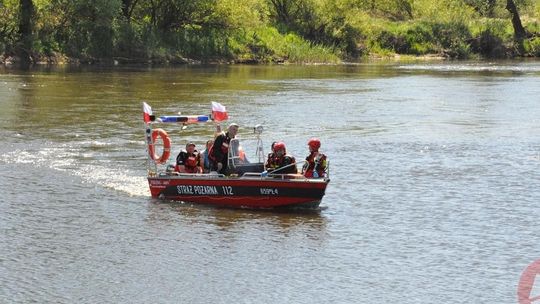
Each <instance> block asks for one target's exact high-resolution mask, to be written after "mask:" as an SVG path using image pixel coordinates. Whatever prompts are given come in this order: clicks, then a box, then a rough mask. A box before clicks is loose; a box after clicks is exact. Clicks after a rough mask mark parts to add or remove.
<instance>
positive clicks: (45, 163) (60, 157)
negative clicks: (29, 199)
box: [0, 145, 150, 196]
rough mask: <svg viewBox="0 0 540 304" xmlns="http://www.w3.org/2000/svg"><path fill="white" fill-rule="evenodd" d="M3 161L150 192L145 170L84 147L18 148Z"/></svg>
mask: <svg viewBox="0 0 540 304" xmlns="http://www.w3.org/2000/svg"><path fill="white" fill-rule="evenodd" d="M0 162H4V163H7V164H28V165H32V166H33V167H35V168H38V169H39V168H50V169H53V170H57V171H61V172H66V173H68V174H69V175H72V176H77V177H79V178H81V180H82V181H83V183H88V184H94V185H97V186H101V187H104V188H108V189H112V190H115V191H121V192H124V193H127V194H128V195H130V196H149V195H150V192H149V190H148V182H147V181H146V178H145V177H144V176H145V173H142V172H136V171H135V170H132V169H129V168H121V165H120V164H115V162H113V161H111V160H110V159H102V160H101V161H100V160H98V159H96V156H95V155H93V154H92V153H91V152H88V151H86V152H85V151H81V149H80V148H71V147H69V146H68V145H65V146H61V147H44V148H41V149H39V150H37V151H33V150H28V149H16V150H13V151H10V152H6V153H3V154H1V155H0Z"/></svg>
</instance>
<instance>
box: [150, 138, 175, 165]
mask: <svg viewBox="0 0 540 304" xmlns="http://www.w3.org/2000/svg"><path fill="white" fill-rule="evenodd" d="M158 136H159V137H161V140H162V141H163V154H161V156H159V155H157V154H156V150H155V148H154V145H155V142H156V139H157V137H158ZM148 153H149V154H150V157H151V158H152V159H153V160H154V161H155V162H156V163H158V164H164V163H165V162H166V161H167V159H169V156H171V139H170V138H169V135H168V134H167V132H165V130H163V129H154V130H153V131H152V143H151V144H149V145H148Z"/></svg>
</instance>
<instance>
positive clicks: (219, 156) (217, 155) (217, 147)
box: [208, 123, 239, 174]
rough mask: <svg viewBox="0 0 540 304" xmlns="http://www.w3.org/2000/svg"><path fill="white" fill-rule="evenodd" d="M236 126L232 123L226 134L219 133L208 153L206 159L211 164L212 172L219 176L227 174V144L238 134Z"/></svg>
mask: <svg viewBox="0 0 540 304" xmlns="http://www.w3.org/2000/svg"><path fill="white" fill-rule="evenodd" d="M238 128H239V127H238V125H237V124H235V123H232V124H230V125H229V128H227V132H221V133H220V134H219V135H218V136H217V137H216V139H215V140H214V144H213V145H212V148H210V153H209V154H208V158H209V159H210V161H211V163H212V171H217V172H219V173H221V174H226V173H227V163H228V158H229V144H230V142H231V139H233V138H234V137H235V136H236V134H237V133H238Z"/></svg>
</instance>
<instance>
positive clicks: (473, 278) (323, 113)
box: [0, 61, 540, 303]
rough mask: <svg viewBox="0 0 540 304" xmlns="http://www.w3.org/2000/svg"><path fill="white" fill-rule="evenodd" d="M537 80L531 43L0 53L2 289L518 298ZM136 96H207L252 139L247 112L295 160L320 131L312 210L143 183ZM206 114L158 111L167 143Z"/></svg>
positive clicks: (204, 135)
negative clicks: (184, 118)
mask: <svg viewBox="0 0 540 304" xmlns="http://www.w3.org/2000/svg"><path fill="white" fill-rule="evenodd" d="M539 84H540V62H537V61H532V62H516V61H513V62H434V63H371V64H361V65H355V66H195V67H191V66H186V67H179V68H117V69H112V70H111V69H95V68H94V69H89V68H66V69H50V70H49V69H40V70H33V71H18V70H10V69H3V70H0V105H1V108H2V111H0V135H1V136H2V138H3V144H2V145H1V146H0V193H1V197H0V244H1V246H0V302H6V303H29V302H39V303H43V302H55V303H74V302H77V303H96V302H100V303H149V302H150V303H151V302H159V303H328V302H335V303H392V302H394V303H395V302H399V303H436V302H444V303H515V302H516V301H517V297H516V286H517V283H518V281H519V276H520V274H521V271H522V270H523V269H524V268H525V267H526V265H527V264H529V263H530V262H532V261H534V260H535V259H537V258H540V242H539V238H538V232H539V229H538V225H537V221H538V214H539V211H540V208H539V206H538V202H539V201H540V190H539V189H540V176H539V173H538V172H539V167H540V118H539V117H540V97H539V96H540V85H539ZM143 100H144V101H147V102H148V103H149V104H150V105H151V106H152V107H153V109H154V112H155V114H157V115H162V114H163V115H166V114H175V113H178V112H179V111H181V112H182V113H183V114H207V113H208V112H209V110H210V101H212V100H216V101H220V102H221V103H223V104H224V105H226V106H227V108H228V110H229V114H230V116H231V121H234V122H237V123H238V124H240V126H241V131H240V138H242V139H243V142H244V145H245V146H246V149H247V152H248V157H249V156H250V154H249V153H251V155H252V154H253V150H252V149H253V148H254V143H255V142H254V137H253V134H252V127H253V126H254V125H255V124H257V123H263V124H264V126H265V128H266V129H265V132H264V134H263V136H264V138H265V142H266V146H269V144H270V143H271V142H272V141H274V140H284V141H285V143H286V144H287V148H288V151H289V152H290V153H291V154H293V155H294V156H296V157H297V159H302V158H303V157H305V155H306V154H307V149H306V142H307V140H308V139H309V138H310V137H312V136H317V137H319V138H321V141H322V143H323V148H322V149H323V150H324V152H325V153H326V154H327V155H328V157H329V159H330V160H331V179H332V181H331V184H330V185H329V187H328V189H327V194H326V196H325V197H324V199H323V203H322V205H323V206H324V207H326V208H325V209H324V210H322V211H320V212H318V213H310V214H302V213H274V212H260V211H250V210H230V209H218V208H209V207H201V206H194V205H191V204H181V203H172V202H165V201H159V200H154V199H152V198H150V196H149V190H148V185H147V182H146V180H145V174H146V171H145V145H144V130H143V125H142V121H141V120H142V106H141V101H143ZM212 132H213V129H212V126H211V125H206V126H202V125H201V126H190V127H189V128H188V129H187V130H184V131H182V130H181V129H180V128H172V129H170V130H169V134H170V135H171V137H172V140H173V148H174V149H175V152H174V153H173V156H174V155H176V153H177V152H178V150H179V149H180V148H181V147H182V146H183V145H184V144H185V143H186V141H187V140H193V141H195V143H197V144H198V145H199V146H200V147H202V145H203V143H204V142H205V141H206V140H207V139H208V138H209V137H211V136H212ZM250 148H251V150H250ZM267 149H268V148H267ZM539 290H540V289H539Z"/></svg>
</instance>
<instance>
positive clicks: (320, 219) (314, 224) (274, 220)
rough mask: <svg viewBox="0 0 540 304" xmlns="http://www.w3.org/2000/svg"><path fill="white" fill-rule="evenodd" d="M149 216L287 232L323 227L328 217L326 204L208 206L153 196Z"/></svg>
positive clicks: (223, 227)
mask: <svg viewBox="0 0 540 304" xmlns="http://www.w3.org/2000/svg"><path fill="white" fill-rule="evenodd" d="M148 210H149V216H148V220H149V221H151V222H154V223H157V222H178V221H188V222H191V223H194V224H197V223H204V224H205V225H212V226H214V227H215V228H216V229H218V230H235V229H238V228H241V227H246V226H249V225H253V224H257V225H259V224H260V225H269V226H272V227H275V228H277V229H278V230H280V231H283V232H286V231H289V230H295V229H298V228H300V229H309V230H318V231H323V230H325V229H326V226H327V218H326V217H325V216H324V215H323V214H322V211H323V210H324V208H319V209H312V210H301V209H298V210H254V209H239V208H225V207H215V206H206V205H201V204H191V203H184V202H174V201H162V200H158V199H151V200H150V201H149V205H148Z"/></svg>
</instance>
